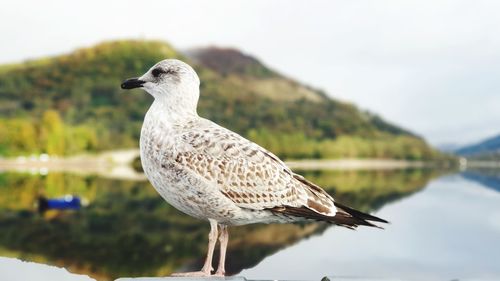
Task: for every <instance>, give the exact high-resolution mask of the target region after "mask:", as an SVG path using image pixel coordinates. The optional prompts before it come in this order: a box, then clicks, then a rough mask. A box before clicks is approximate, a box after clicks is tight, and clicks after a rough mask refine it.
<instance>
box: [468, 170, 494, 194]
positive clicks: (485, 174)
mask: <svg viewBox="0 0 500 281" xmlns="http://www.w3.org/2000/svg"><path fill="white" fill-rule="evenodd" d="M462 176H463V177H464V178H466V179H469V180H472V181H475V182H478V183H480V184H482V185H483V186H484V187H487V188H490V189H492V190H495V191H497V192H500V169H488V168H483V169H472V170H467V171H464V172H462Z"/></svg>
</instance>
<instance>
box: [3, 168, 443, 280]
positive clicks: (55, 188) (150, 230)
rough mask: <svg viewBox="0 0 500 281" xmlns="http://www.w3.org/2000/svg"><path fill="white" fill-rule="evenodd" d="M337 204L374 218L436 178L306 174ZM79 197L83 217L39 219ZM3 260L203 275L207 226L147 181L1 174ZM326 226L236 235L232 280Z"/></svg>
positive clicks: (115, 273) (104, 275)
mask: <svg viewBox="0 0 500 281" xmlns="http://www.w3.org/2000/svg"><path fill="white" fill-rule="evenodd" d="M303 174H304V176H306V177H307V178H309V179H311V180H313V181H315V182H317V183H318V184H320V185H322V186H324V187H325V189H326V190H327V191H328V192H329V193H331V194H332V195H334V196H335V197H336V198H337V199H338V201H340V202H344V203H347V204H351V205H352V206H354V207H356V208H360V209H362V210H365V211H371V210H375V209H378V208H380V207H381V206H383V205H384V204H386V203H388V202H392V201H395V200H398V199H400V198H403V197H405V196H408V195H410V194H412V193H415V192H417V191H419V190H420V189H421V188H422V187H424V186H425V185H426V183H427V182H428V181H429V179H431V178H432V177H434V176H436V175H437V174H438V173H437V172H436V171H432V170H405V171H402V170H400V171H346V172H341V171H307V172H303ZM65 194H74V195H77V196H79V197H81V198H85V199H86V200H87V201H88V202H89V205H88V206H87V207H85V208H82V209H81V210H78V211H63V212H61V211H57V210H48V211H47V212H45V213H44V214H42V215H39V214H37V213H36V212H34V211H35V206H34V202H35V201H36V200H37V198H38V197H39V196H42V195H43V196H45V197H47V198H53V197H61V196H64V195H65ZM0 211H1V212H0V229H2V231H1V232H0V256H13V257H22V258H23V259H27V260H34V261H37V262H43V263H49V264H55V265H58V266H65V267H67V268H68V269H69V270H70V271H72V272H78V273H85V274H88V275H90V276H92V277H94V278H98V279H100V280H101V279H102V280H109V279H113V278H117V277H120V276H144V275H149V276H161V275H167V274H169V273H171V272H173V271H177V270H182V269H190V268H198V267H199V264H200V263H201V262H202V260H200V258H201V257H203V256H204V254H205V250H206V249H205V247H206V239H207V238H206V235H207V233H208V224H207V223H205V222H201V221H198V220H195V219H193V218H191V217H189V216H187V215H184V214H181V213H180V212H179V211H177V210H176V209H174V208H173V207H170V206H169V205H168V204H166V203H165V202H164V201H163V199H161V198H160V197H159V196H158V195H157V194H156V192H155V191H154V189H153V188H151V187H150V186H149V184H148V183H147V182H144V181H124V180H123V181H122V180H111V179H103V178H99V177H95V176H76V175H71V174H58V173H49V174H48V175H28V174H16V173H5V174H0ZM327 227H328V226H327V225H325V224H317V223H314V224H303V225H250V226H243V227H235V228H232V229H231V236H232V237H231V239H230V245H229V249H228V255H229V257H230V259H229V261H228V265H227V268H228V272H229V273H237V272H239V271H241V270H242V269H244V268H249V267H252V266H254V265H256V264H257V263H259V262H260V261H262V260H263V259H264V258H265V257H266V256H269V255H272V254H273V253H276V252H278V251H280V250H281V249H283V248H286V247H288V246H290V245H293V244H295V243H297V242H298V241H300V240H302V239H304V238H306V237H310V236H312V235H317V234H320V233H323V232H324V231H325V230H326V229H327Z"/></svg>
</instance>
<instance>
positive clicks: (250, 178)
mask: <svg viewBox="0 0 500 281" xmlns="http://www.w3.org/2000/svg"><path fill="white" fill-rule="evenodd" d="M202 120H203V121H201V122H199V123H198V122H197V124H191V125H190V126H188V127H189V128H184V129H185V133H183V134H182V136H181V139H182V142H184V143H185V144H188V146H187V147H186V150H185V151H181V152H179V153H178V154H177V156H176V162H177V163H179V164H181V165H184V166H185V167H188V168H190V169H191V170H193V171H195V172H196V173H198V174H200V175H203V177H204V178H205V179H207V180H209V181H211V182H212V183H213V184H214V185H215V186H216V187H217V188H218V189H219V190H220V192H221V193H222V194H224V195H225V196H227V197H228V198H230V199H231V200H232V201H233V202H235V203H236V204H237V205H238V206H239V207H242V208H247V209H253V210H263V209H272V208H276V207H282V206H288V207H305V208H308V209H310V210H312V211H314V212H317V213H319V214H322V215H326V216H334V215H335V214H336V208H335V205H334V200H333V198H332V197H331V196H330V195H328V193H326V192H325V191H324V190H322V189H321V188H320V187H319V186H317V185H315V184H313V183H311V182H309V181H307V180H306V179H304V178H303V177H302V176H300V175H297V174H294V173H293V172H292V171H291V170H290V169H289V168H288V167H287V166H286V165H285V164H284V163H283V162H282V161H281V160H279V159H278V158H277V157H276V156H275V155H274V154H272V153H271V152H269V151H267V150H265V149H264V148H262V147H260V146H258V145H257V144H255V143H253V142H251V141H249V140H247V139H245V138H243V137H241V136H240V135H238V134H236V133H234V132H231V131H229V130H227V129H224V128H222V127H220V126H218V125H217V124H215V123H212V122H210V121H208V120H204V119H202Z"/></svg>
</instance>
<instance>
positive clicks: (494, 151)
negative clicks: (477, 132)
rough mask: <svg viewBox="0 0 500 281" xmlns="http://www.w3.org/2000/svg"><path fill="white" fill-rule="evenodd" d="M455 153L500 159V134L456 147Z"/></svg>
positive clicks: (470, 156) (472, 156) (471, 156)
mask: <svg viewBox="0 0 500 281" xmlns="http://www.w3.org/2000/svg"><path fill="white" fill-rule="evenodd" d="M455 153H456V154H458V155H461V156H465V157H469V158H481V159H488V158H491V159H493V158H494V159H500V135H497V136H494V137H491V138H488V139H486V140H484V141H481V142H479V143H476V144H472V145H468V146H464V147H462V148H459V149H456V150H455Z"/></svg>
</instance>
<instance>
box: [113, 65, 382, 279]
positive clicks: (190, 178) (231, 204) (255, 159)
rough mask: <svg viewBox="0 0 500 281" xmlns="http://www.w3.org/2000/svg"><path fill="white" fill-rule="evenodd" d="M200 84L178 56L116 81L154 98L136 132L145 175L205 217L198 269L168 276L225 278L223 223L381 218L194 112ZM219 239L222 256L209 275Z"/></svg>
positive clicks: (177, 203)
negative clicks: (354, 206)
mask: <svg viewBox="0 0 500 281" xmlns="http://www.w3.org/2000/svg"><path fill="white" fill-rule="evenodd" d="M199 86H200V79H199V78H198V75H197V74H196V72H195V71H194V69H193V68H192V67H191V66H189V65H188V64H186V63H184V62H182V61H180V60H176V59H166V60H163V61H160V62H159V63H157V64H156V65H154V66H153V67H151V68H150V69H149V70H148V71H147V72H146V73H145V74H144V75H142V76H141V77H138V78H130V79H127V80H125V81H124V82H123V83H122V84H121V88H122V89H134V88H142V89H144V90H145V91H146V92H147V93H149V94H150V95H152V96H153V97H154V101H153V103H152V104H151V106H150V108H149V110H148V111H147V113H146V116H145V118H144V122H143V125H142V129H141V136H140V155H141V163H142V167H143V169H144V173H145V175H146V177H147V178H148V180H149V181H150V182H151V184H152V185H153V187H154V188H155V189H156V191H157V192H158V193H159V194H160V195H161V196H162V197H163V198H164V199H165V200H166V201H167V202H168V203H169V204H171V205H172V206H174V207H175V208H177V209H178V210H180V211H182V212H184V213H186V214H188V215H190V216H193V217H195V218H198V219H201V220H208V222H209V223H210V228H211V229H210V233H209V235H208V251H207V256H206V259H205V263H204V266H203V268H202V269H201V270H200V271H196V272H184V273H174V274H172V275H173V276H190V277H205V276H224V275H225V259H226V249H227V243H228V240H229V233H228V227H229V226H237V225H245V224H253V223H293V222H299V221H311V220H315V221H325V222H328V223H332V224H336V225H340V226H344V227H348V228H351V229H354V228H356V227H357V226H360V225H364V226H372V227H378V226H377V225H375V224H373V223H372V222H380V223H387V221H386V220H383V219H381V218H378V217H375V216H372V215H369V214H365V213H363V212H360V211H357V210H355V209H352V208H350V207H348V206H345V205H343V204H340V203H338V202H336V201H335V200H334V199H333V198H332V196H330V195H329V194H328V193H327V192H326V191H324V190H323V189H322V188H321V187H319V186H318V185H316V184H314V183H312V182H310V181H308V180H307V179H305V178H304V177H302V176H301V175H299V174H296V173H294V172H293V171H292V170H291V169H290V168H288V167H287V166H286V164H285V163H283V162H282V161H281V160H280V159H279V158H278V157H277V156H276V155H274V154H273V153H271V152H269V151H268V150H266V149H265V148H263V147H261V146H259V145H258V144H256V143H254V142H252V141H250V140H247V139H245V138H244V137H242V136H241V135H239V134H237V133H235V132H232V131H230V130H228V129H226V128H224V127H222V126H219V125H217V124H216V123H214V122H212V121H210V120H208V119H205V118H202V117H200V116H199V115H198V114H197V104H198V99H199V96H200V90H199V88H200V87H199ZM217 238H218V240H219V243H220V260H219V264H218V268H217V270H216V271H215V273H214V274H212V272H213V268H212V256H213V252H214V248H215V246H216V243H217Z"/></svg>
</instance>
